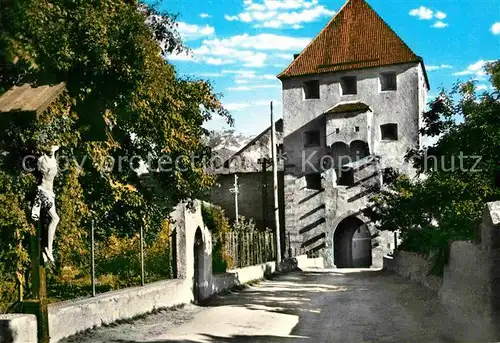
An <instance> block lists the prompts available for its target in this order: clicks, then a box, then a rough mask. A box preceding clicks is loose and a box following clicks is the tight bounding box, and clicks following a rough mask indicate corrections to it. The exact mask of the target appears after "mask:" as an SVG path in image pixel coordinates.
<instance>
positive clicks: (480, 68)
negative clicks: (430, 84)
mask: <svg viewBox="0 0 500 343" xmlns="http://www.w3.org/2000/svg"><path fill="white" fill-rule="evenodd" d="M489 62H493V61H492V60H490V61H484V60H479V61H477V62H476V63H474V64H471V65H469V66H468V67H467V69H465V70H463V71H459V72H457V73H453V75H454V76H464V75H475V76H477V77H482V76H485V75H486V72H485V71H484V67H485V65H486V63H489Z"/></svg>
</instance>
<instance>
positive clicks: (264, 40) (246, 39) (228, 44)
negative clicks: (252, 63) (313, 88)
mask: <svg viewBox="0 0 500 343" xmlns="http://www.w3.org/2000/svg"><path fill="white" fill-rule="evenodd" d="M310 41H311V38H309V37H291V36H283V35H275V34H270V33H262V34H258V35H255V36H251V35H249V34H246V33H245V34H242V35H236V36H232V37H230V38H224V39H218V38H215V39H211V40H205V41H203V45H205V46H207V47H213V48H217V47H219V48H245V49H255V50H282V51H292V50H302V49H303V48H305V47H306V45H307V44H309V42H310Z"/></svg>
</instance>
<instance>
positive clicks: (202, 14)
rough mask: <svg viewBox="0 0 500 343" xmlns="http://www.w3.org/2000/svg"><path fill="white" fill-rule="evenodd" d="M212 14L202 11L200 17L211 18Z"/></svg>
mask: <svg viewBox="0 0 500 343" xmlns="http://www.w3.org/2000/svg"><path fill="white" fill-rule="evenodd" d="M211 17H212V16H211V15H210V14H208V13H201V14H200V18H211Z"/></svg>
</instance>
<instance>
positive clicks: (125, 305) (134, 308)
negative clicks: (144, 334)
mask: <svg viewBox="0 0 500 343" xmlns="http://www.w3.org/2000/svg"><path fill="white" fill-rule="evenodd" d="M191 287H192V286H191V285H189V284H188V283H187V282H186V280H167V281H159V282H155V283H152V284H147V285H145V286H143V287H130V288H126V289H123V290H119V291H114V292H108V293H104V294H99V295H97V296H96V297H94V298H89V299H82V300H76V301H66V302H61V303H57V304H54V305H50V306H49V328H50V336H51V337H50V342H51V343H53V342H57V341H59V340H60V339H62V338H64V337H68V336H71V335H74V334H75V333H77V332H80V331H84V330H86V329H90V328H93V327H97V326H101V325H103V324H110V323H113V322H115V321H117V320H119V319H129V318H133V317H134V316H137V315H140V314H144V313H148V312H151V311H153V310H155V309H159V308H166V307H172V306H175V305H180V304H185V303H189V302H190V301H192V299H193V292H192V290H191Z"/></svg>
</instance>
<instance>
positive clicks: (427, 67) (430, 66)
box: [425, 64, 453, 71]
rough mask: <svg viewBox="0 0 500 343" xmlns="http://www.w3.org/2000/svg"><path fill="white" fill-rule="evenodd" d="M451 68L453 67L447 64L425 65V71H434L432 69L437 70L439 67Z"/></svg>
mask: <svg viewBox="0 0 500 343" xmlns="http://www.w3.org/2000/svg"><path fill="white" fill-rule="evenodd" d="M451 68H453V67H452V66H451V65H449V64H441V65H428V66H425V70H427V71H434V70H439V69H451Z"/></svg>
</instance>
